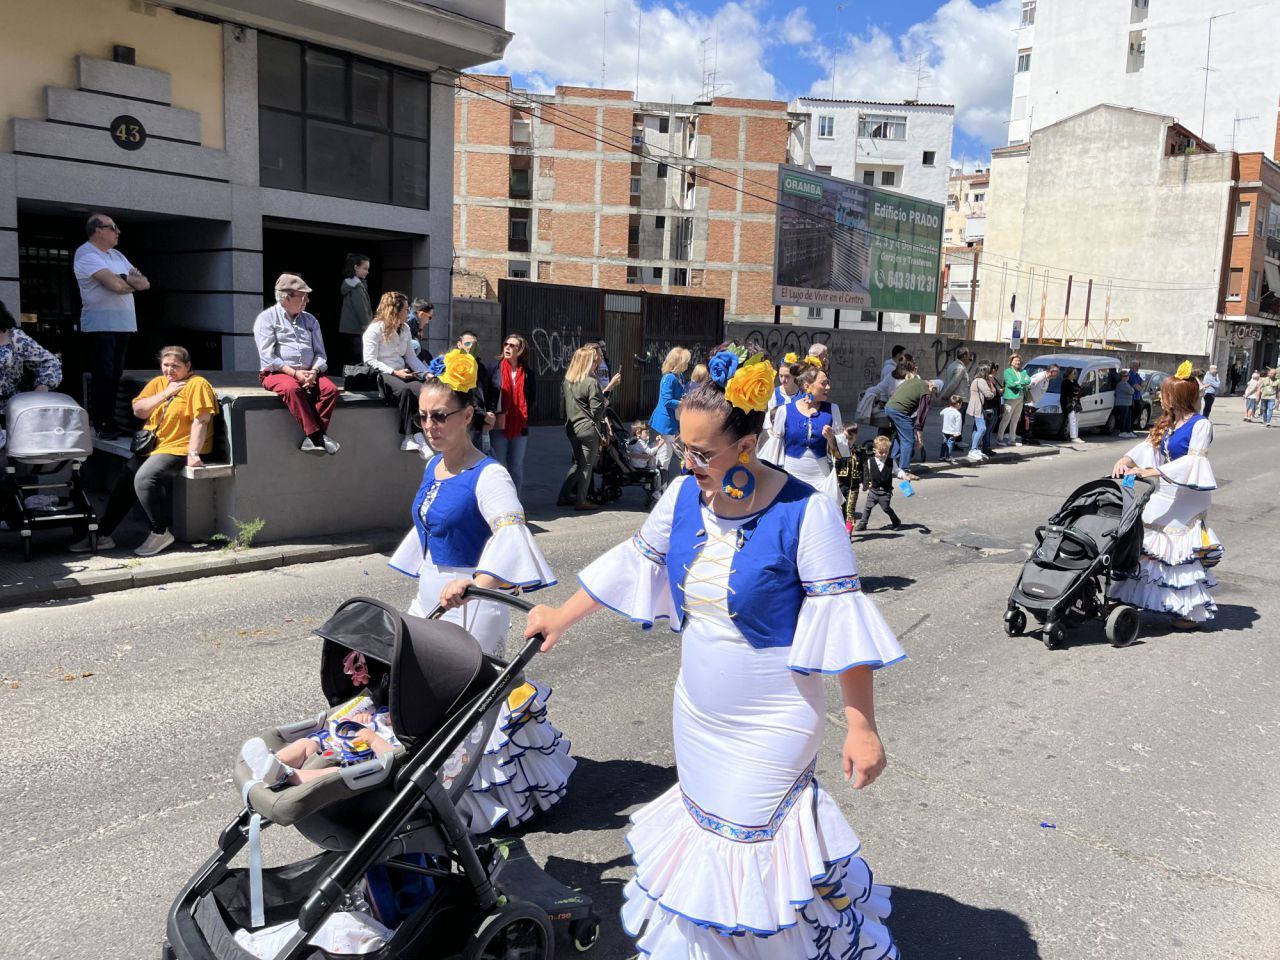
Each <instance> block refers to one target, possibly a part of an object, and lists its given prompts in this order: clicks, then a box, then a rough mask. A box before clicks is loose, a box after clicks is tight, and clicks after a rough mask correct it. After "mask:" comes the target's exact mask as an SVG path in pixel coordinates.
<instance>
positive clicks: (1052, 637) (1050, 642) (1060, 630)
mask: <svg viewBox="0 0 1280 960" xmlns="http://www.w3.org/2000/svg"><path fill="white" fill-rule="evenodd" d="M1040 635H1041V637H1042V639H1043V640H1044V645H1045V646H1046V647H1048V648H1049V649H1050V650H1052V649H1054V648H1055V647H1060V646H1062V644H1063V643H1065V642H1066V639H1067V628H1066V627H1064V626H1063V625H1062V624H1060V623H1051V624H1049V625H1048V626H1046V627H1045V628H1044V630H1042V631H1041V634H1040Z"/></svg>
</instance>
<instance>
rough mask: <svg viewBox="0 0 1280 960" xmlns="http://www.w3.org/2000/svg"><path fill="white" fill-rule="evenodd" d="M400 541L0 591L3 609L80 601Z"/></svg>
mask: <svg viewBox="0 0 1280 960" xmlns="http://www.w3.org/2000/svg"><path fill="white" fill-rule="evenodd" d="M398 542H399V539H398V538H381V537H380V538H378V539H374V540H368V541H361V542H358V543H322V544H321V543H318V544H296V543H295V544H280V545H273V546H266V547H258V548H256V549H253V550H252V551H250V552H248V553H236V552H234V551H217V552H215V553H213V554H212V555H210V554H196V555H194V556H193V557H192V558H191V559H186V558H183V559H180V560H177V562H174V563H169V564H166V565H165V566H161V567H155V568H153V569H141V570H130V569H128V568H127V567H124V568H121V569H119V570H90V571H85V572H84V573H81V574H77V575H76V576H74V577H65V578H62V579H59V580H50V581H46V582H45V583H39V584H14V585H11V586H9V587H6V588H5V589H4V591H3V592H0V610H7V609H13V608H15V607H25V606H31V605H32V604H36V603H45V602H47V601H49V600H81V599H84V598H86V597H92V596H96V595H97V594H100V593H117V592H119V591H121V590H133V589H135V588H138V587H163V586H165V585H166V584H170V583H183V582H186V581H189V580H202V579H205V578H206V577H221V576H227V575H228V574H234V573H250V572H253V571H255V570H272V569H275V568H276V567H287V566H296V565H298V564H303V563H323V562H324V561H326V560H339V559H342V558H345V557H356V556H361V555H363V554H368V553H379V552H382V551H386V550H390V549H393V548H394V547H395V546H396V544H397V543H398Z"/></svg>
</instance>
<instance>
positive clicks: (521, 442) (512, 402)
mask: <svg viewBox="0 0 1280 960" xmlns="http://www.w3.org/2000/svg"><path fill="white" fill-rule="evenodd" d="M490 369H491V370H492V371H493V395H494V396H496V397H497V398H498V416H497V419H496V420H495V421H494V424H493V429H492V430H490V431H489V443H490V446H491V447H492V448H493V455H494V457H495V458H496V459H497V461H498V462H499V463H501V464H502V465H503V466H505V467H506V468H507V472H508V473H510V474H511V481H512V482H513V483H514V484H515V485H516V493H520V491H521V490H523V489H524V451H525V447H526V446H528V444H529V421H530V420H531V419H532V417H533V398H534V397H535V396H536V395H537V390H538V384H537V381H536V380H535V379H534V376H533V368H532V367H530V366H529V344H528V343H527V342H526V341H525V339H524V337H522V336H520V334H518V333H508V334H507V335H506V337H504V338H503V340H502V357H501V358H500V359H499V361H498V362H497V363H495V364H494V365H493V366H492V367H491V368H490Z"/></svg>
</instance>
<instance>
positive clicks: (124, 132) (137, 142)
mask: <svg viewBox="0 0 1280 960" xmlns="http://www.w3.org/2000/svg"><path fill="white" fill-rule="evenodd" d="M111 139H112V140H114V141H115V144H116V146H117V147H120V148H121V149H123V150H141V149H142V145H143V144H144V143H146V142H147V128H146V127H144V126H143V125H142V121H141V120H139V119H138V118H137V117H131V116H129V115H128V114H121V115H120V116H118V117H116V118H115V119H114V120H112V121H111Z"/></svg>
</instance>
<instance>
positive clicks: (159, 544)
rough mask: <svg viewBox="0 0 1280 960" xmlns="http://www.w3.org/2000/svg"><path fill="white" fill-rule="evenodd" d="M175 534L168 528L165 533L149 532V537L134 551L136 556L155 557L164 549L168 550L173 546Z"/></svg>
mask: <svg viewBox="0 0 1280 960" xmlns="http://www.w3.org/2000/svg"><path fill="white" fill-rule="evenodd" d="M173 541H174V536H173V534H172V533H170V532H169V531H168V530H166V531H165V532H164V533H149V534H147V539H145V540H143V541H142V544H141V546H139V547H138V549H137V550H135V551H133V555H134V556H135V557H154V556H155V555H156V554H157V553H160V552H161V551H162V550H168V549H169V548H170V547H171V546H173Z"/></svg>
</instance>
